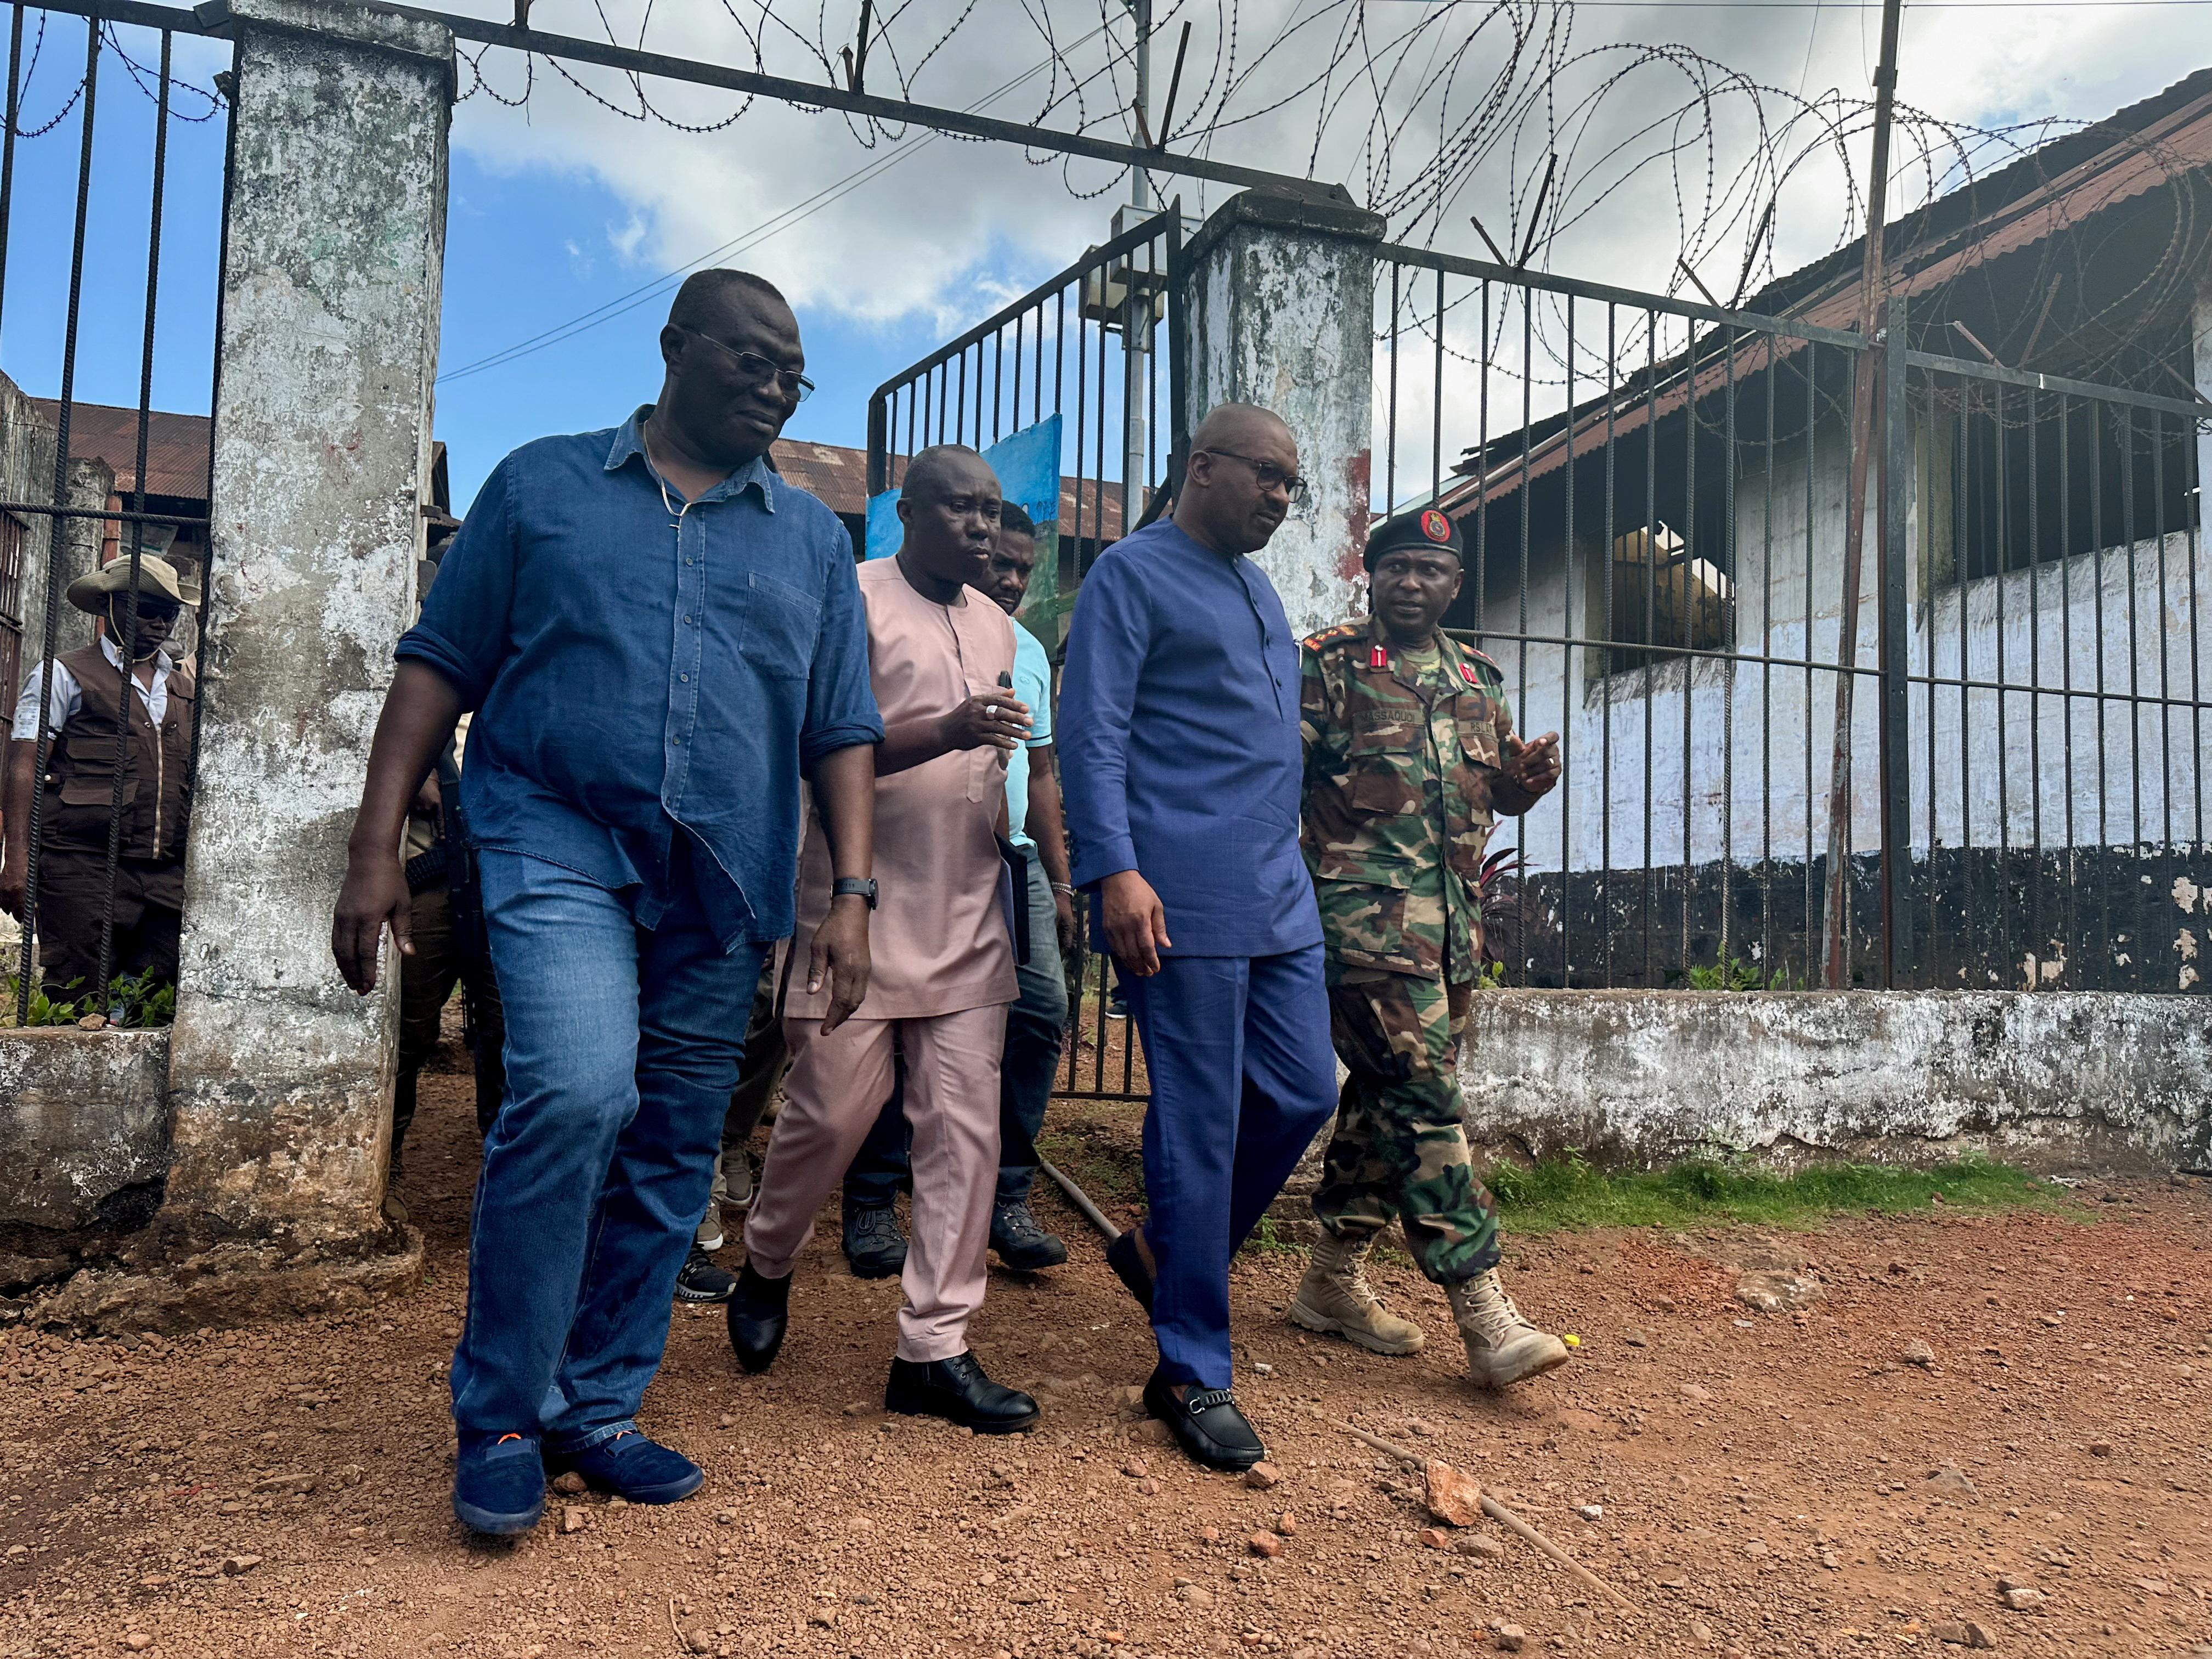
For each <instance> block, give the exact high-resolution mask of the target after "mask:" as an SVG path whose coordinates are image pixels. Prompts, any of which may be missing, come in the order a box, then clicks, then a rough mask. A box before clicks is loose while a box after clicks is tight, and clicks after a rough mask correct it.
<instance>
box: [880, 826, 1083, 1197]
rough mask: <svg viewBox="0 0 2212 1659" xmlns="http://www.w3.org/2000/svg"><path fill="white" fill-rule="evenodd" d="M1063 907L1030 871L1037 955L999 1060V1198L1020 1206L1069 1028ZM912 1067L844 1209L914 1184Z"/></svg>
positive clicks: (1022, 970) (1019, 972)
mask: <svg viewBox="0 0 2212 1659" xmlns="http://www.w3.org/2000/svg"><path fill="white" fill-rule="evenodd" d="M1058 927H1059V910H1058V908H1057V907H1056V906H1055V905H1054V903H1053V897H1052V885H1051V884H1050V883H1048V881H1046V880H1045V878H1044V872H1043V870H1042V868H1038V869H1034V870H1032V871H1030V959H1029V960H1028V961H1027V962H1024V963H1021V964H1020V965H1019V966H1018V968H1016V969H1015V970H1014V974H1015V979H1016V981H1017V982H1018V984H1019V986H1020V987H1021V994H1020V996H1019V997H1018V1000H1016V1001H1015V1003H1014V1006H1012V1007H1011V1008H1009V1009H1008V1010H1007V1011H1006V1057H1005V1058H1004V1059H1003V1060H1000V1062H999V1187H998V1192H997V1195H996V1201H997V1202H999V1203H1000V1204H1019V1203H1021V1202H1023V1201H1024V1200H1026V1199H1027V1198H1028V1197H1029V1195H1030V1182H1033V1181H1035V1180H1036V1172H1037V1150H1036V1133H1037V1131H1038V1130H1039V1129H1042V1127H1044V1114H1045V1108H1046V1106H1047V1105H1048V1103H1050V1102H1051V1100H1052V1085H1053V1079H1054V1078H1056V1077H1058V1076H1059V1075H1060V1039H1061V1037H1062V1036H1065V1035H1066V1030H1067V978H1066V975H1065V974H1064V973H1063V972H1062V971H1061V969H1060V934H1059V932H1058ZM905 1079H906V1070H905V1068H904V1067H903V1066H902V1067H901V1068H900V1070H899V1081H898V1083H897V1084H896V1085H894V1086H893V1088H892V1090H891V1096H890V1099H889V1100H887V1101H885V1102H884V1109H883V1110H882V1111H881V1112H879V1113H878V1114H877V1115H876V1121H875V1126H874V1127H872V1128H871V1129H870V1130H869V1131H868V1138H867V1139H866V1140H864V1141H862V1142H861V1143H860V1151H859V1152H857V1153H855V1154H854V1158H853V1164H852V1167H851V1168H850V1169H848V1170H846V1171H845V1207H846V1208H847V1209H848V1210H865V1209H872V1208H878V1207H888V1206H890V1203H891V1201H892V1200H894V1199H895V1198H896V1197H897V1196H898V1190H899V1188H901V1187H904V1186H907V1185H908V1184H909V1182H910V1181H911V1179H912V1176H911V1172H910V1170H909V1169H908V1164H909V1161H910V1154H909V1143H910V1142H911V1140H912V1139H913V1137H912V1136H911V1135H910V1134H909V1133H908V1129H907V1121H906V1109H905V1108H906V1102H905V1098H904V1095H903V1093H902V1091H903V1089H904V1087H905Z"/></svg>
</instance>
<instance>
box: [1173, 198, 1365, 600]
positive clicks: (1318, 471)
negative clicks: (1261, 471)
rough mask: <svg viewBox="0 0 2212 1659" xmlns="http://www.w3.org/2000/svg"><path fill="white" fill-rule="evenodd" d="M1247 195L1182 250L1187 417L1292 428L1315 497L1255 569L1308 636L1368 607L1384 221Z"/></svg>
mask: <svg viewBox="0 0 2212 1659" xmlns="http://www.w3.org/2000/svg"><path fill="white" fill-rule="evenodd" d="M1321 189H1322V187H1321V186H1316V194H1315V195H1313V196H1283V195H1276V194H1273V193H1272V192H1263V191H1245V192H1244V193H1243V195H1241V196H1233V197H1230V199H1229V201H1228V202H1227V203H1226V204H1225V205H1224V206H1223V207H1222V208H1221V209H1220V210H1218V212H1216V213H1215V214H1214V215H1213V216H1212V217H1211V218H1210V219H1208V220H1207V221H1206V223H1205V225H1204V227H1203V228H1200V231H1199V233H1198V234H1197V235H1195V236H1194V237H1193V238H1192V239H1191V240H1190V244H1189V246H1188V248H1187V249H1186V250H1185V252H1184V258H1183V275H1182V285H1183V292H1182V328H1183V334H1184V337H1183V342H1182V344H1183V352H1184V362H1185V364H1186V366H1187V367H1186V370H1185V375H1186V378H1185V382H1184V397H1185V406H1184V412H1185V419H1186V421H1187V422H1188V424H1189V425H1190V426H1192V427H1195V426H1196V425H1197V423H1198V419H1199V417H1200V416H1201V415H1203V414H1205V412H1206V410H1209V409H1211V408H1212V406H1213V405H1214V404H1219V403H1228V402H1241V403H1252V404H1260V405H1261V406H1262V407H1263V408H1267V409H1272V410H1274V411H1275V413H1277V414H1278V415H1280V416H1282V417H1283V418H1284V420H1285V421H1287V422H1289V423H1290V428H1291V432H1292V433H1293V434H1295V435H1297V441H1298V465H1299V468H1300V470H1301V471H1303V472H1304V474H1305V476H1306V477H1307V479H1308V480H1309V481H1310V483H1311V485H1312V489H1313V499H1312V501H1310V503H1309V504H1308V506H1307V507H1306V508H1305V510H1304V512H1302V513H1298V514H1297V515H1295V516H1294V517H1292V518H1291V519H1290V520H1287V521H1285V524H1284V525H1283V527H1282V528H1281V529H1279V530H1278V531H1277V532H1275V538H1274V540H1273V542H1271V543H1269V544H1268V545H1267V549H1266V550H1264V551H1263V552H1261V554H1259V555H1258V561H1259V562H1260V564H1261V566H1262V567H1264V568H1265V569H1266V570H1267V574H1268V576H1269V578H1270V579H1271V580H1273V582H1274V584H1275V586H1276V588H1277V590H1278V591H1279V592H1280V593H1281V594H1282V596H1283V609H1284V611H1285V612H1286V613H1287V614H1288V615H1289V617H1290V622H1291V632H1292V633H1293V634H1297V635H1306V634H1310V633H1313V632H1315V631H1316V629H1322V628H1326V627H1328V625H1329V624H1330V623H1339V622H1342V621H1343V620H1344V619H1345V618H1346V617H1350V616H1353V615H1356V614H1358V613H1360V612H1362V611H1364V610H1365V609H1366V592H1367V588H1366V576H1365V573H1364V571H1363V570H1362V569H1361V568H1360V562H1359V560H1360V555H1361V553H1362V552H1363V551H1364V550H1365V548H1366V546H1367V520H1368V514H1369V510H1370V484H1369V478H1370V471H1371V468H1370V456H1371V455H1372V453H1373V443H1374V438H1373V430H1372V428H1373V418H1372V417H1373V402H1372V396H1373V382H1374V362H1375V248H1376V244H1377V243H1378V242H1380V241H1381V240H1382V239H1383V230H1384V221H1383V216H1382V215H1380V214H1377V213H1370V212H1368V211H1367V210H1365V209H1364V208H1361V207H1358V206H1355V205H1354V204H1352V199H1351V197H1348V196H1346V195H1344V193H1343V192H1342V191H1340V190H1336V191H1334V193H1333V194H1328V195H1324V194H1321V193H1319V192H1320V191H1321Z"/></svg>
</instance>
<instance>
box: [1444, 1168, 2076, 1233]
mask: <svg viewBox="0 0 2212 1659" xmlns="http://www.w3.org/2000/svg"><path fill="white" fill-rule="evenodd" d="M1486 1180H1487V1182H1488V1183H1489V1187H1490V1190H1491V1191H1492V1193H1493V1194H1496V1196H1497V1199H1498V1217H1499V1219H1500V1220H1501V1221H1502V1222H1504V1225H1506V1227H1507V1228H1508V1229H1509V1230H1510V1231H1512V1232H1515V1233H1519V1234H1528V1233H1544V1232H1554V1231H1559V1230H1560V1229H1562V1228H1571V1227H1649V1226H1655V1225H1656V1226H1670V1225H1671V1226H1681V1225H1685V1224H1687V1223H1692V1222H1700V1221H1725V1222H1742V1223H1750V1224H1753V1225H1761V1226H1773V1227H1806V1226H1814V1225H1818V1224H1819V1223H1820V1222H1822V1221H1824V1220H1826V1219H1827V1218H1829V1217H1831V1216H1833V1215H1837V1214H1839V1213H1844V1212H1869V1213H1874V1214H1879V1215H1905V1214H1911V1213H1912V1212H1916V1211H1918V1212H1932V1211H1935V1210H1937V1209H1939V1208H1940V1209H1944V1210H2000V1209H2018V1208H2022V1207H2027V1208H2037V1209H2057V1208H2059V1207H2061V1206H2063V1204H2064V1203H2065V1200H2066V1194H2065V1192H2064V1189H2063V1188H2057V1187H2054V1186H2052V1185H2051V1183H2049V1182H2045V1181H2044V1180H2042V1179H2040V1178H2039V1177H2038V1176H2034V1175H2032V1174H2030V1173H2029V1172H2028V1171H2027V1170H2022V1169H2018V1168H2015V1166H2013V1165H2011V1164H1996V1163H1990V1162H1988V1161H1986V1160H1984V1159H1978V1158H1976V1159H1966V1160H1962V1161H1960V1162H1958V1163H1954V1164H1934V1165H1930V1166H1929V1167H1926V1168H1919V1169H1908V1168H1902V1167H1899V1166H1895V1165H1892V1164H1814V1165H1810V1166H1808V1167H1807V1168H1805V1169H1802V1170H1797V1171H1796V1172H1795V1173H1793V1174H1789V1175H1784V1174H1780V1173H1778V1172H1777V1171H1775V1170H1765V1169H1760V1168H1759V1167H1758V1166H1757V1165H1755V1164H1748V1163H1746V1164H1723V1163H1717V1162H1710V1161H1702V1160H1701V1161H1698V1162H1693V1163H1688V1164H1675V1165H1674V1166H1673V1167H1672V1168H1669V1169H1664V1170H1627V1171H1620V1172H1618V1173H1616V1172H1610V1171H1607V1170H1599V1169H1596V1168H1595V1167H1594V1166H1593V1165H1591V1164H1588V1163H1586V1162H1585V1161H1583V1159H1581V1158H1575V1157H1571V1156H1570V1157H1567V1158H1552V1159H1547V1161H1546V1162H1544V1163H1542V1164H1537V1165H1536V1166H1535V1167H1534V1168H1533V1169H1529V1168H1524V1167H1522V1165H1519V1164H1496V1165H1494V1166H1492V1169H1491V1170H1490V1172H1489V1174H1488V1175H1487V1176H1486Z"/></svg>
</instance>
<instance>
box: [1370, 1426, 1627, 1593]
mask: <svg viewBox="0 0 2212 1659" xmlns="http://www.w3.org/2000/svg"><path fill="white" fill-rule="evenodd" d="M1334 1427H1336V1428H1340V1429H1341V1430H1343V1431H1345V1433H1346V1434H1348V1435H1350V1436H1351V1437H1352V1438H1353V1439H1355V1440H1364V1441H1365V1442H1366V1443H1367V1444H1369V1445H1370V1446H1372V1447H1374V1448H1375V1449H1376V1451H1379V1452H1387V1453H1389V1455H1391V1456H1393V1457H1396V1458H1401V1459H1403V1460H1404V1461H1405V1462H1408V1463H1425V1462H1428V1461H1429V1460H1428V1459H1427V1458H1425V1457H1424V1456H1423V1455H1421V1454H1420V1453H1419V1452H1417V1451H1415V1450H1414V1449H1413V1448H1412V1447H1411V1446H1401V1445H1399V1444H1398V1443H1396V1442H1395V1441H1391V1440H1385V1439H1384V1438H1383V1437H1382V1436H1381V1435H1379V1434H1370V1433H1368V1432H1367V1431H1366V1430H1364V1429H1361V1428H1355V1427H1353V1426H1352V1425H1351V1424H1349V1423H1338V1424H1335V1425H1334ZM1482 1512H1483V1513H1484V1514H1485V1515H1486V1516H1489V1517H1490V1518H1491V1519H1492V1520H1493V1521H1495V1522H1498V1525H1499V1526H1501V1527H1504V1528H1505V1529H1506V1530H1507V1531H1508V1532H1510V1533H1511V1534H1513V1535H1514V1536H1515V1537H1516V1538H1518V1539H1520V1540H1521V1541H1522V1542H1523V1543H1525V1544H1528V1545H1529V1546H1531V1547H1534V1549H1536V1550H1538V1551H1540V1552H1541V1553H1543V1554H1544V1555H1546V1556H1548V1557H1549V1558H1550V1559H1552V1560H1553V1562H1554V1563H1556V1564H1557V1565H1559V1566H1562V1567H1564V1568H1565V1569H1566V1571H1568V1572H1569V1573H1571V1574H1572V1575H1573V1576H1574V1577H1576V1578H1577V1579H1578V1580H1580V1581H1581V1582H1582V1583H1585V1584H1587V1585H1589V1587H1590V1588H1591V1589H1594V1590H1599V1591H1601V1592H1603V1593H1604V1594H1605V1595H1610V1596H1611V1597H1612V1598H1613V1600H1614V1601H1618V1602H1620V1605H1621V1606H1622V1607H1626V1608H1627V1609H1628V1610H1629V1611H1630V1612H1631V1613H1641V1612H1643V1611H1644V1609H1643V1608H1641V1607H1638V1606H1637V1605H1636V1603H1635V1602H1633V1601H1630V1600H1629V1599H1628V1598H1627V1597H1626V1595H1622V1594H1621V1593H1620V1591H1619V1590H1617V1589H1613V1586H1612V1585H1610V1584H1608V1583H1606V1582H1605V1580H1604V1579H1602V1578H1601V1577H1598V1576H1597V1575H1596V1574H1595V1573H1594V1572H1592V1571H1590V1570H1589V1568H1588V1567H1586V1566H1584V1565H1583V1564H1582V1563H1581V1562H1579V1561H1577V1560H1576V1559H1575V1558H1574V1557H1573V1556H1571V1555H1569V1554H1568V1553H1566V1552H1565V1550H1563V1549H1561V1548H1560V1547H1559V1546H1558V1545H1557V1544H1554V1543H1553V1541H1551V1540H1550V1539H1548V1538H1547V1537H1545V1536H1544V1534H1542V1533H1541V1532H1538V1531H1537V1530H1536V1529H1535V1528H1534V1527H1532V1526H1530V1525H1529V1524H1528V1522H1526V1521H1523V1520H1522V1518H1521V1517H1520V1516H1517V1515H1516V1514H1514V1513H1513V1511H1512V1510H1509V1509H1507V1508H1506V1507H1505V1505H1504V1504H1501V1503H1499V1502H1498V1500H1497V1499H1496V1498H1492V1496H1491V1495H1490V1494H1489V1493H1488V1492H1485V1493H1483V1495H1482Z"/></svg>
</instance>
